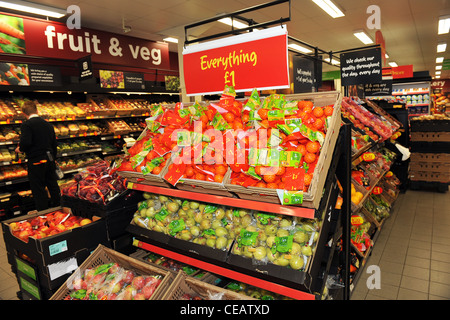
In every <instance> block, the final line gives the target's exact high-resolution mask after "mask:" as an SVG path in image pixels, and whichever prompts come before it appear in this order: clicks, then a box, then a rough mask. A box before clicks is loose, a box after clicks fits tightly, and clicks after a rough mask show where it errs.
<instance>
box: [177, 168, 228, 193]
mask: <svg viewBox="0 0 450 320" xmlns="http://www.w3.org/2000/svg"><path fill="white" fill-rule="evenodd" d="M230 176H231V169H230V168H228V170H227V172H226V173H225V176H224V178H223V181H222V183H218V182H211V181H201V180H194V179H186V178H181V179H180V180H179V181H178V183H177V184H176V185H175V188H177V189H179V190H184V191H192V192H197V193H206V194H213V195H217V196H224V197H233V194H232V193H231V192H230V190H228V188H227V184H228V183H229V181H230Z"/></svg>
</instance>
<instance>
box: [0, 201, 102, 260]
mask: <svg viewBox="0 0 450 320" xmlns="http://www.w3.org/2000/svg"><path fill="white" fill-rule="evenodd" d="M56 210H61V211H63V212H67V213H71V212H72V211H71V209H70V208H67V207H56V208H51V209H48V210H44V211H39V212H36V213H34V214H28V215H27V216H26V217H23V216H20V217H17V218H13V219H10V220H6V221H3V222H2V228H3V236H4V239H5V246H6V250H7V252H9V253H11V254H13V255H14V254H17V253H21V254H25V255H27V256H28V257H29V258H30V259H32V260H33V261H34V262H35V265H37V266H39V267H41V269H43V267H44V266H48V265H49V264H53V263H56V262H59V261H61V260H64V259H67V258H70V257H72V256H73V255H74V254H75V252H77V251H79V250H82V249H85V248H94V247H95V246H96V245H98V244H105V245H106V244H108V238H107V232H106V222H105V220H104V219H101V218H99V219H96V218H94V217H93V219H94V221H93V222H92V223H90V224H87V225H85V226H81V227H77V228H74V229H71V230H67V231H64V232H61V233H59V234H55V235H53V236H48V237H45V238H42V239H35V238H33V237H29V239H28V242H24V241H22V240H21V239H19V238H17V237H16V236H14V235H13V233H12V231H11V229H10V224H11V223H12V222H19V221H22V220H29V219H32V218H35V217H37V216H40V215H45V214H47V213H50V212H54V211H56ZM10 264H11V265H12V264H13V262H10Z"/></svg>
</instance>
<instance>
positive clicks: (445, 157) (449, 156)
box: [411, 152, 450, 163]
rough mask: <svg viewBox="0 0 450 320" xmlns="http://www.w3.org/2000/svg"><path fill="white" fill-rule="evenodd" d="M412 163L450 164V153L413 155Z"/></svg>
mask: <svg viewBox="0 0 450 320" xmlns="http://www.w3.org/2000/svg"><path fill="white" fill-rule="evenodd" d="M412 162H439V163H450V153H420V152H413V153H411V163H412Z"/></svg>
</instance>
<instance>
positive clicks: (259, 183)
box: [255, 181, 266, 188]
mask: <svg viewBox="0 0 450 320" xmlns="http://www.w3.org/2000/svg"><path fill="white" fill-rule="evenodd" d="M255 187H258V188H265V187H266V183H265V182H263V181H259V182H258V183H257V184H255Z"/></svg>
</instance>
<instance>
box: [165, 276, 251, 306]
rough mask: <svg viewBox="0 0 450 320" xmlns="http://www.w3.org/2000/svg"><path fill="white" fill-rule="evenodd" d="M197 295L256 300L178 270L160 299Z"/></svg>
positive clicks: (216, 298) (213, 297)
mask: <svg viewBox="0 0 450 320" xmlns="http://www.w3.org/2000/svg"><path fill="white" fill-rule="evenodd" d="M185 294H189V295H192V296H199V297H200V298H201V299H202V300H256V299H254V298H251V297H249V296H246V295H243V294H240V293H237V292H233V291H231V290H227V289H223V288H220V287H217V286H215V285H212V284H209V283H206V282H203V281H200V280H197V279H195V278H191V277H188V276H187V275H186V274H185V273H184V272H183V271H180V272H179V273H178V274H177V276H176V278H175V279H174V280H173V282H172V284H171V285H170V287H169V288H168V289H167V291H166V292H165V294H164V295H163V297H162V298H161V300H183V299H182V298H183V295H185Z"/></svg>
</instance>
